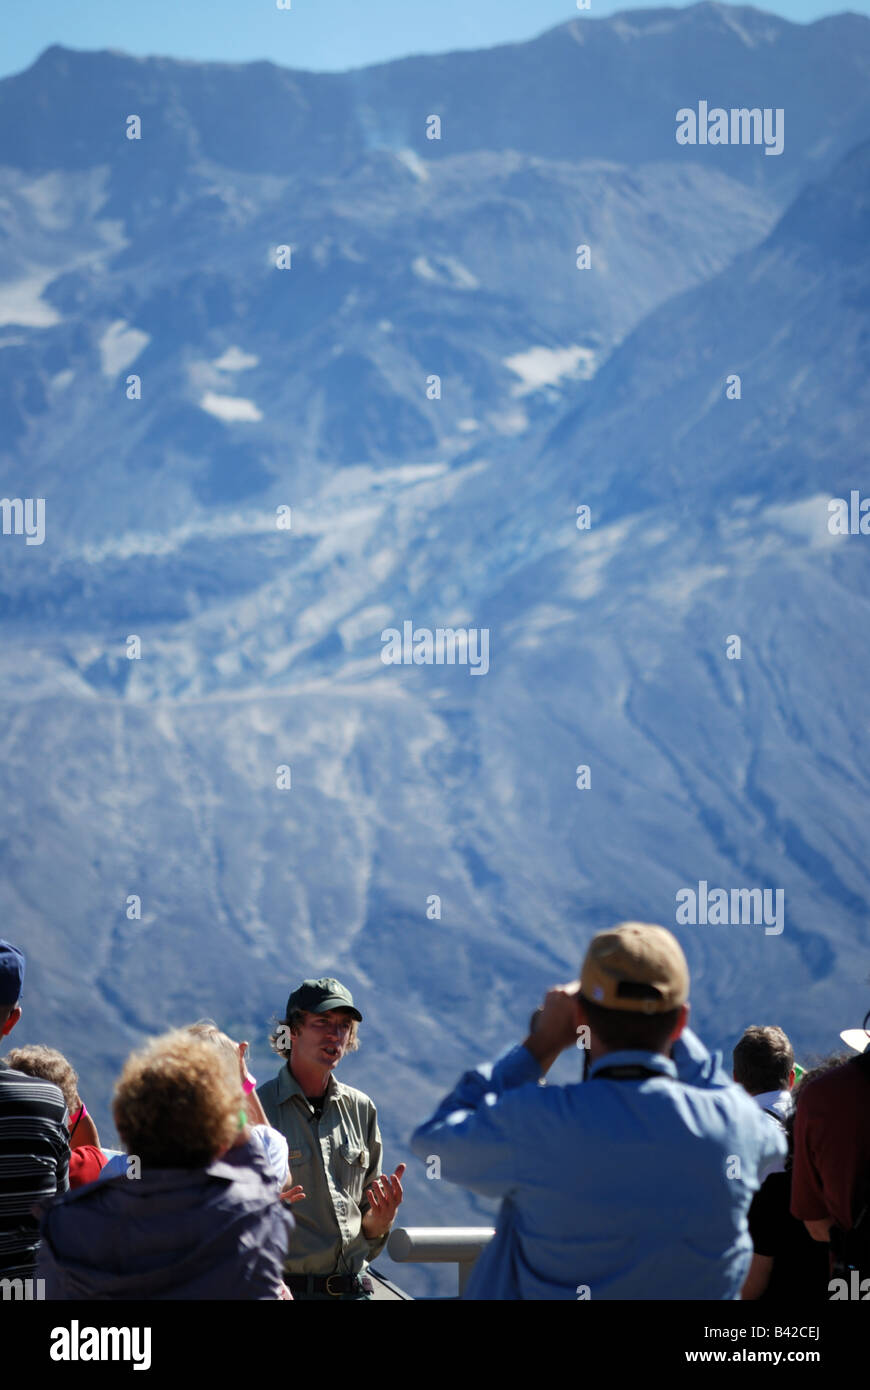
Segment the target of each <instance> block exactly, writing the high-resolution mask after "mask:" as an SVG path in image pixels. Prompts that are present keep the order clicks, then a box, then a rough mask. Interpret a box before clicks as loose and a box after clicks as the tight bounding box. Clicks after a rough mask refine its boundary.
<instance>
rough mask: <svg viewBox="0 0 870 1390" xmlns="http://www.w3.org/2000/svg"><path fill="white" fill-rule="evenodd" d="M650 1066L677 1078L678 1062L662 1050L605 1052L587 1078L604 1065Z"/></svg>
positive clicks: (662, 1074) (589, 1071) (592, 1066)
mask: <svg viewBox="0 0 870 1390" xmlns="http://www.w3.org/2000/svg"><path fill="white" fill-rule="evenodd" d="M638 1065H639V1066H642V1067H649V1069H650V1071H656V1072H658V1073H659V1074H660V1075H661V1076H671V1077H674V1078H675V1079H676V1076H677V1068H676V1064H675V1063H674V1062H672V1061H671V1059H670V1057H664V1056H663V1055H662V1053H661V1052H639V1051H634V1052H630V1051H625V1052H605V1054H604V1056H603V1057H599V1058H598V1061H597V1062H593V1063H592V1065H591V1066H590V1068H589V1070H588V1072H587V1073H586V1075H587V1078H589V1077H593V1076H594V1075H595V1073H596V1072H598V1071H601V1070H602V1068H603V1067H624V1066H638Z"/></svg>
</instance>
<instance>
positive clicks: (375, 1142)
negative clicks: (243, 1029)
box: [257, 1065, 387, 1275]
mask: <svg viewBox="0 0 870 1390" xmlns="http://www.w3.org/2000/svg"><path fill="white" fill-rule="evenodd" d="M257 1095H258V1096H259V1097H260V1101H261V1104H262V1106H263V1109H264V1110H265V1112H266V1118H267V1119H268V1121H269V1124H270V1125H274V1127H275V1129H278V1130H280V1131H281V1133H282V1134H283V1135H284V1137H285V1139H286V1140H287V1144H288V1147H289V1150H290V1172H291V1173H292V1175H293V1183H294V1184H296V1183H301V1185H302V1186H303V1187H304V1189H305V1201H304V1202H294V1203H293V1207H292V1211H293V1215H294V1217H295V1219H296V1229H295V1231H294V1232H293V1234H292V1235H291V1237H290V1249H289V1251H288V1254H287V1263H286V1265H285V1266H284V1269H285V1273H287V1274H319V1275H327V1274H361V1273H363V1271H364V1270H365V1267H366V1265H367V1263H368V1261H369V1260H373V1259H374V1258H375V1256H376V1255H378V1254H380V1252H381V1250H383V1248H384V1246H385V1244H386V1242H387V1237H386V1236H381V1237H380V1238H379V1239H378V1240H368V1239H367V1238H366V1236H365V1235H364V1234H363V1232H362V1219H363V1216H364V1215H365V1213H366V1212H367V1211H368V1209H369V1203H368V1200H367V1199H366V1200H364V1199H363V1192H364V1191H365V1189H366V1188H367V1187H368V1186H369V1185H370V1184H371V1183H372V1182H374V1180H375V1178H377V1177H379V1176H380V1173H381V1155H382V1144H381V1132H380V1130H379V1129H378V1115H377V1111H376V1109H375V1106H374V1102H373V1101H371V1100H370V1099H369V1097H368V1096H367V1095H365V1094H364V1093H363V1092H362V1091H355V1090H354V1088H353V1087H352V1086H343V1085H342V1083H341V1082H340V1081H336V1079H335V1077H334V1076H330V1078H329V1083H328V1085H327V1088H326V1095H325V1104H324V1107H323V1114H322V1115H321V1117H320V1119H319V1120H318V1119H317V1116H316V1115H315V1112H314V1109H313V1107H312V1106H311V1104H310V1103H309V1101H308V1099H307V1097H306V1095H305V1093H304V1091H303V1090H302V1088H301V1086H300V1085H299V1083H298V1081H297V1080H296V1078H295V1077H294V1075H293V1073H292V1072H291V1070H290V1067H289V1065H285V1066H283V1067H282V1068H281V1070H280V1071H279V1073H278V1075H277V1076H276V1077H275V1078H274V1080H272V1081H266V1082H264V1083H263V1085H262V1086H260V1087H259V1088H258V1090H257Z"/></svg>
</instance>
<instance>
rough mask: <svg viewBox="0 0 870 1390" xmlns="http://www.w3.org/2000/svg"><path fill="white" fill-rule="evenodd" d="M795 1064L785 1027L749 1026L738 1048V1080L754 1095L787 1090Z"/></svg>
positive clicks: (736, 1057) (735, 1076) (735, 1077)
mask: <svg viewBox="0 0 870 1390" xmlns="http://www.w3.org/2000/svg"><path fill="white" fill-rule="evenodd" d="M793 1066H794V1051H793V1049H792V1045H791V1043H790V1042H789V1040H788V1038H787V1037H786V1035H785V1033H784V1032H783V1031H782V1029H781V1028H777V1027H775V1026H772V1027H769V1028H760V1027H757V1026H753V1027H752V1028H747V1029H746V1032H745V1033H744V1034H743V1037H742V1038H741V1039H740V1041H739V1042H738V1044H737V1046H736V1047H735V1049H734V1080H735V1081H739V1082H740V1085H741V1086H742V1087H743V1089H744V1090H745V1091H748V1092H749V1094H750V1095H751V1096H760V1095H761V1093H762V1092H763V1091H784V1090H785V1088H786V1087H787V1086H788V1078H789V1077H790V1075H791V1071H792V1067H793Z"/></svg>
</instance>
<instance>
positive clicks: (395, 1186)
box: [362, 1163, 406, 1240]
mask: <svg viewBox="0 0 870 1390" xmlns="http://www.w3.org/2000/svg"><path fill="white" fill-rule="evenodd" d="M405 1167H406V1165H405V1164H404V1163H400V1164H399V1166H398V1168H397V1169H396V1171H395V1173H392V1174H391V1175H390V1176H389V1177H387V1175H386V1174H384V1173H382V1174H381V1176H380V1177H379V1178H375V1180H374V1182H373V1183H372V1184H371V1186H370V1187H367V1188H366V1194H365V1195H366V1196H367V1197H368V1199H369V1210H368V1211H367V1212H366V1214H365V1216H364V1217H363V1223H362V1228H363V1231H364V1233H365V1234H366V1235H367V1236H368V1238H369V1240H377V1239H378V1237H379V1236H385V1235H386V1234H387V1231H388V1230H389V1229H390V1227H391V1226H392V1224H393V1222H394V1221H395V1219H396V1212H397V1211H398V1209H399V1204H400V1202H401V1200H402V1197H403V1195H404V1194H403V1192H402V1174H403V1173H404V1171H405Z"/></svg>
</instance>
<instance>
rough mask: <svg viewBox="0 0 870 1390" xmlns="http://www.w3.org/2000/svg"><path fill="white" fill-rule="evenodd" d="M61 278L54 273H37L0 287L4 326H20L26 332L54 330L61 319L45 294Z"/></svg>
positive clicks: (0, 307) (0, 308)
mask: <svg viewBox="0 0 870 1390" xmlns="http://www.w3.org/2000/svg"><path fill="white" fill-rule="evenodd" d="M56 274H57V272H56V271H54V270H35V271H33V272H31V274H29V275H24V276H22V277H21V279H19V280H12V281H9V282H7V283H6V284H5V285H0V324H4V323H18V324H21V325H23V326H24V327H25V328H53V327H54V325H55V324H56V323H60V321H61V316H60V314H59V313H58V312H57V310H56V309H53V308H52V306H51V305H50V304H46V303H45V301H44V300H43V298H42V292H43V290H44V289H45V287H46V285H49V284H50V283H51V281H52V280H53V279H54V277H55V275H56Z"/></svg>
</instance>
